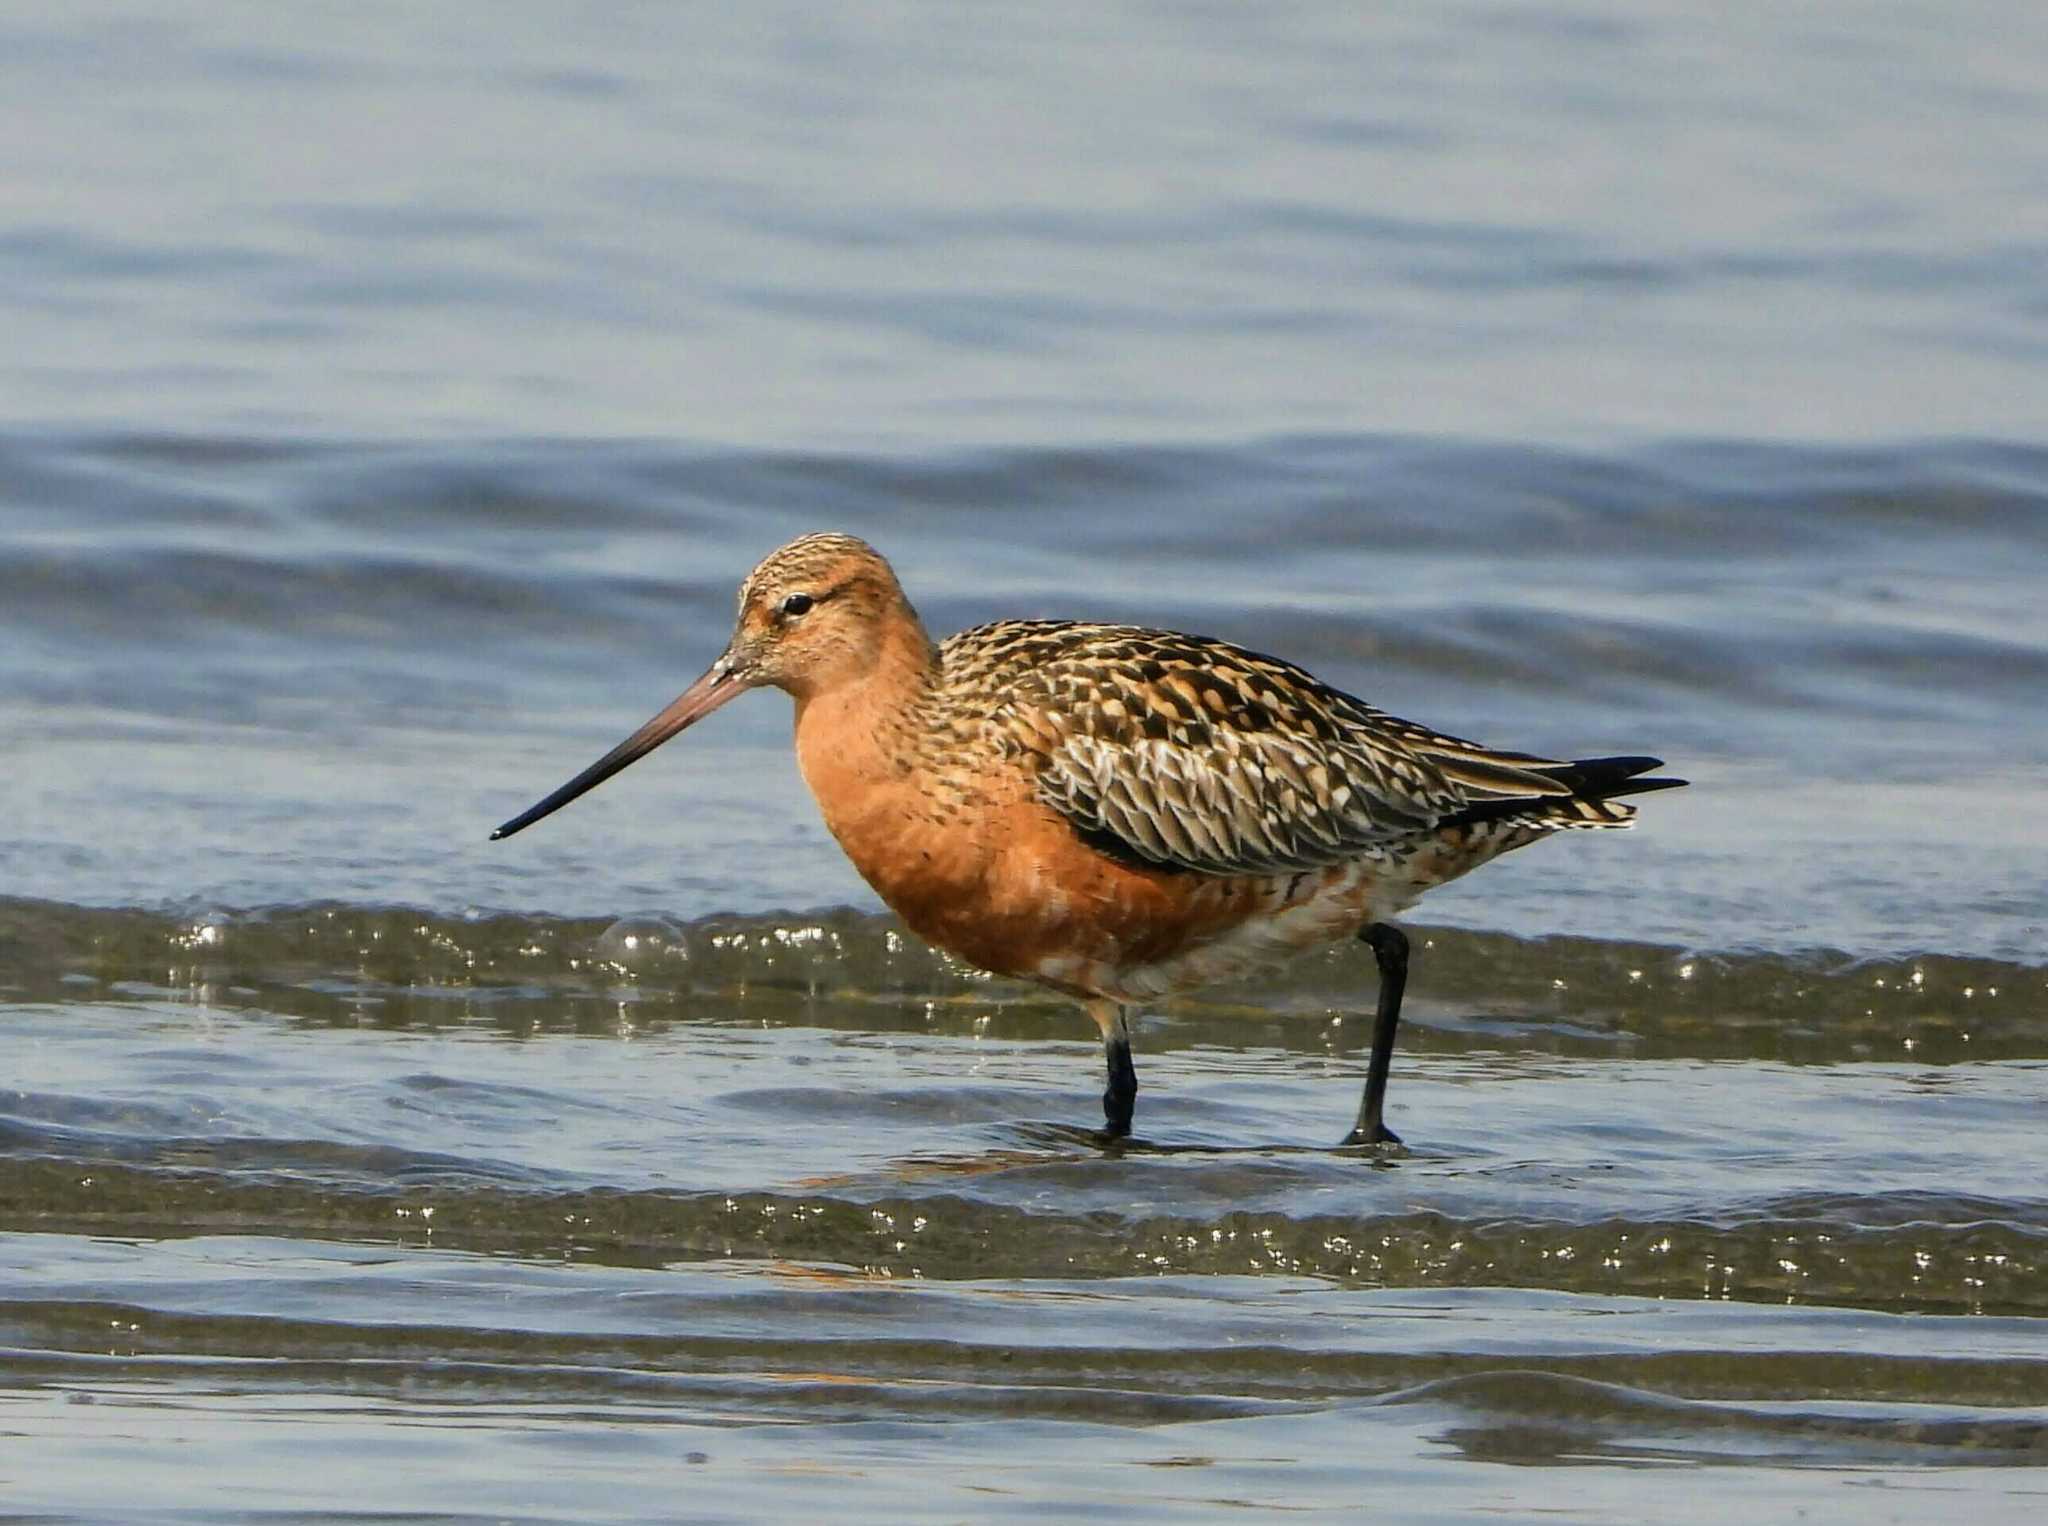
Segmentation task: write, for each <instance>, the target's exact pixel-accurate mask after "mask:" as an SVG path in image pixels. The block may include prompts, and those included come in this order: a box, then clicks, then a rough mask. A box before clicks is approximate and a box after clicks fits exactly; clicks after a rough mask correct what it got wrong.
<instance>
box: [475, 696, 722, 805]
mask: <svg viewBox="0 0 2048 1526" xmlns="http://www.w3.org/2000/svg"><path fill="white" fill-rule="evenodd" d="M746 687H747V685H745V684H744V683H741V682H740V681H739V680H738V679H736V678H734V677H733V676H732V670H731V667H730V665H729V663H728V661H727V659H726V658H723V657H721V658H719V660H718V661H717V662H714V663H713V664H712V665H711V666H710V668H709V669H708V670H707V671H706V672H705V674H704V676H703V677H702V678H700V679H698V680H697V681H696V682H695V683H693V684H691V685H690V687H689V688H687V689H685V690H684V691H683V692H682V693H681V694H679V695H677V696H676V698H675V699H674V701H672V702H671V703H670V704H669V705H668V707H667V708H666V709H664V710H663V711H662V712H661V713H660V714H659V715H657V716H655V717H654V718H653V719H652V720H650V721H649V722H648V723H647V724H646V725H644V726H642V727H641V728H640V729H639V730H638V731H636V732H634V733H633V734H632V735H631V736H629V737H627V738H626V740H625V741H623V742H621V743H619V745H618V746H616V747H614V748H613V749H612V750H611V751H610V752H608V753H606V754H605V755H604V756H603V757H601V758H599V759H598V760H597V761H596V762H595V763H593V764H591V765H590V767H588V768H586V769H584V770H583V772H582V773H580V774H578V775H577V776H576V777H575V778H573V779H571V780H570V781H569V782H568V783H567V784H565V785H563V786H562V787H561V788H560V789H558V790H556V791H555V792H554V793H553V794H552V795H549V796H547V797H546V798H545V799H543V800H539V801H536V802H535V803H534V804H533V805H530V806H528V807H527V808H526V809H525V810H523V811H521V812H520V813H519V814H518V815H517V816H514V817H513V818H512V819H511V820H510V821H508V822H506V823H504V825H502V826H500V827H499V828H498V829H497V830H496V831H495V832H493V833H491V837H490V840H491V841H492V842H498V841H501V840H502V839H504V838H507V837H510V836H511V835H512V834H513V833H514V832H523V831H525V830H526V829H527V828H528V827H530V826H532V825H533V824H534V823H535V822H536V821H539V820H540V819H541V818H542V817H543V816H552V815H553V814H554V813H555V812H556V811H559V810H560V809H561V808H562V807H563V806H565V805H567V804H568V803H569V802H570V801H572V800H574V799H575V798H576V797H577V796H578V795H581V794H583V793H585V792H586V791H589V790H593V789H596V788H597V786H598V785H600V784H602V783H604V781H605V780H607V779H609V778H610V777H611V776H612V775H613V774H615V773H617V772H618V771H619V770H620V769H622V768H624V767H626V766H627V765H628V764H629V763H634V762H637V761H638V760H639V759H641V758H644V757H646V756H647V754H649V753H650V752H652V751H654V749H655V748H657V747H659V746H660V745H661V744H662V743H663V742H666V741H667V740H668V739H669V738H670V737H672V736H674V735H675V734H676V733H677V732H679V731H681V730H683V729H684V728H685V727H687V726H690V725H693V724H695V723H696V722H697V721H700V720H702V719H703V718H704V717H705V716H707V715H709V714H710V713H711V712H712V711H714V710H716V709H717V708H718V707H719V706H720V705H722V704H724V703H725V702H726V701H727V700H729V699H731V698H732V697H733V696H734V695H736V694H738V693H740V692H741V691H742V690H744V689H745V688H746Z"/></svg>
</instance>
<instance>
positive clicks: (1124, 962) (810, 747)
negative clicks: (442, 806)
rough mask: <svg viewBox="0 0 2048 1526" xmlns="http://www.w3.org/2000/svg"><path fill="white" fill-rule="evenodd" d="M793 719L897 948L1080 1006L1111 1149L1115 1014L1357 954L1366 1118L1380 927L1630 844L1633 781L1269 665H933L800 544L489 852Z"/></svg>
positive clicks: (1386, 1023)
mask: <svg viewBox="0 0 2048 1526" xmlns="http://www.w3.org/2000/svg"><path fill="white" fill-rule="evenodd" d="M764 686H768V687H773V688H778V689H781V690H783V691H784V692H785V693H787V694H789V695H790V696H791V697H792V698H793V699H794V700H795V701H796V755H797V763H798V765H799V767H801V769H802V770H803V776H804V779H805V782H806V783H808V784H809V785H810V788H811V793H812V794H813V795H814V796H816V798H817V801H818V806H819V809H820V810H821V811H822V812H823V813H824V817H825V825H826V826H827V827H828V828H830V829H831V832H832V835H833V836H834V837H836V838H837V839H838V840H839V845H840V846H841V847H842V848H844V849H845V850H846V855H847V857H848V858H850V859H851V860H852V861H853V865H854V867H855V868H856V869H858V870H859V871H860V873H861V875H862V877H863V878H865V879H866V880H867V882H868V883H869V884H870V885H872V886H873V887H874V889H875V891H876V893H877V894H878V895H880V896H881V898H882V899H883V900H884V901H885V902H887V903H888V905H889V906H890V907H891V908H892V909H893V910H894V911H895V912H896V913H897V915H898V916H900V917H902V919H903V920H904V922H905V923H906V924H908V925H909V927H910V928H911V929H912V930H913V931H914V932H916V933H917V934H918V935H919V936H920V937H923V938H925V939H927V940H929V941H930V942H932V943H935V944H937V945H938V946H939V947H940V948H942V949H945V950H947V951H948V952H949V953H952V954H954V955H956V956H958V957H959V958H961V959H964V960H965V961H967V962H968V963H969V964H973V965H976V966H979V967H980V968H982V969H984V970H989V971H992V972H994V973H996V974H999V975H1011V976H1017V977H1020V978H1022V979H1025V980H1033V981H1037V982H1039V983H1040V984H1042V985H1046V986H1050V987H1052V988H1053V989H1055V990H1059V991H1063V992H1066V993H1067V994H1068V995H1070V996H1074V997H1076V998H1078V999H1079V1000H1080V1002H1081V1004H1082V1005H1083V1006H1084V1007H1085V1008H1086V1009H1087V1011H1088V1015H1089V1016H1090V1017H1092V1018H1094V1019H1095V1024H1096V1026H1097V1027H1098V1028H1100V1029H1101V1030H1102V1041H1103V1047H1104V1050H1105V1052H1106V1055H1107V1059H1108V1064H1109V1085H1108V1088H1107V1090H1106V1091H1104V1093H1103V1097H1102V1109H1103V1114H1104V1116H1105V1118H1106V1119H1107V1122H1108V1130H1107V1132H1108V1133H1109V1134H1110V1135H1111V1136H1113V1137H1120V1136H1123V1135H1126V1134H1128V1133H1129V1132H1130V1128H1131V1112H1132V1108H1133V1105H1134V1104H1135V1102H1136V1099H1137V1095H1138V1078H1137V1072H1136V1071H1135V1069H1134V1068H1133V1067H1132V1064H1131V1041H1130V1025H1129V1012H1130V1008H1131V1006H1132V1004H1134V1003H1137V1002H1141V1001H1145V1000H1148V999H1153V998H1157V997H1160V996H1163V995H1166V994H1168V993H1170V992H1174V991H1184V990H1188V989H1191V988H1193V987H1197V986H1202V985H1207V984H1210V983H1212V982H1215V981H1220V980H1227V979H1231V978H1233V977H1236V976H1240V975H1243V974H1246V973H1248V972H1250V971H1254V970H1258V969H1261V968H1267V967H1270V966H1272V965H1274V964H1277V963H1278V962H1280V961H1281V960H1282V959H1284V958H1285V957H1286V956H1288V955H1290V954H1293V953H1296V952H1298V951H1300V950H1303V949H1308V948H1313V947H1316V946H1318V945H1323V944H1328V943H1331V942H1334V941H1337V940H1339V939H1344V938H1350V937H1353V936H1356V937H1359V938H1362V939H1363V940H1364V941H1365V942H1366V943H1367V944H1368V945H1369V946H1370V947H1371V949H1372V952H1373V957H1374V959H1375V960H1376V961H1377V963H1378V965H1379V975H1380V986H1379V1001H1378V1010H1377V1013H1376V1015H1375V1023H1374V1028H1373V1040H1372V1055H1371V1058H1370V1060H1369V1061H1368V1063H1367V1068H1366V1078H1365V1094H1364V1097H1363V1098H1362V1099H1361V1101H1360V1104H1359V1109H1358V1119H1357V1122H1356V1124H1355V1125H1354V1126H1353V1127H1352V1129H1351V1132H1350V1133H1349V1134H1348V1135H1347V1136H1346V1137H1345V1139H1344V1141H1343V1143H1345V1144H1347V1145H1352V1144H1358V1145H1377V1144H1387V1143H1398V1142H1399V1136H1397V1135H1396V1134H1394V1133H1393V1132H1392V1131H1391V1130H1389V1129H1388V1128H1387V1126H1386V1123H1385V1121H1384V1119H1383V1117H1382V1111H1383V1107H1384V1103H1385V1098H1386V1088H1387V1068H1388V1065H1389V1063H1390V1061H1391V1058H1392V1055H1393V1048H1394V1030H1395V1026H1396V1024H1397V1023H1398V1022H1399V1020H1400V1012H1401V992H1402V989H1403V986H1404V985H1405V983H1406V980H1407V971H1408V940H1407V938H1406V937H1405V936H1403V934H1402V933H1401V932H1400V930H1399V929H1397V928H1395V927H1394V926H1392V925H1391V924H1390V923H1389V922H1388V920H1387V919H1388V918H1390V917H1393V916H1395V915H1396V914H1398V913H1400V912H1402V911H1404V910H1406V909H1407V908H1408V907H1409V906H1411V905H1413V904H1414V903H1415V901H1416V899H1417V898H1418V897H1419V896H1421V895H1422V893H1423V892H1424V891H1426V890H1429V889H1432V888H1434V887H1435V886H1437V885H1441V884H1443V883H1444V882H1445V881H1446V880H1452V879H1455V878H1457V877H1458V876H1459V875H1461V874H1464V873H1465V872H1466V871H1467V870H1470V869H1474V868H1477V867H1478V866H1479V865H1480V864H1483V863H1485V862H1486V861H1487V860H1488V859H1491V858H1495V857H1498V856H1499V855H1500V854H1502V853H1505V852H1507V851H1508V850H1509V849H1511V848H1519V847H1522V846H1524V845H1525V844H1527V843H1532V842H1535V841H1536V840H1537V839H1538V838H1541V837H1546V836H1548V835H1549V834H1550V833H1552V832H1554V831H1558V830H1561V829H1572V828H1588V827H1594V828H1597V827H1626V826H1628V825H1629V824H1630V822H1631V820H1632V819H1633V818H1634V816H1635V811H1634V809H1633V808H1632V807H1630V806H1626V805H1620V804H1617V803H1616V797H1618V796H1622V795H1635V794H1642V793H1645V792H1646V791H1649V790H1659V789H1672V788H1675V787H1677V786H1679V785H1681V784H1683V783H1684V782H1685V781H1684V780H1682V779H1654V778H1643V777H1641V776H1642V775H1643V774H1645V773H1647V772H1648V771H1649V770H1651V769H1654V768H1658V767H1660V766H1662V765H1661V763H1660V761H1659V760H1658V759H1656V758H1582V759H1579V760H1578V761H1576V762H1562V761H1559V760H1556V759H1552V758H1542V757H1536V756H1533V755H1531V754H1529V753H1520V752H1499V751H1496V750H1494V749H1493V748H1490V747H1482V746H1479V745H1478V744H1477V743H1473V742H1465V741H1460V740H1459V739H1458V738H1456V737H1451V736H1444V735H1442V734H1440V733H1438V732H1435V731H1431V730H1430V729H1428V728H1427V727H1424V726H1418V725H1415V724H1413V723H1411V722H1409V721H1404V720H1399V719H1397V718H1395V717H1394V716H1391V715H1388V714H1386V713H1385V712H1383V711H1380V710H1376V709H1374V708H1373V707H1372V706H1370V705H1368V704H1366V703H1364V702H1363V701H1361V700H1357V699H1354V698H1352V697H1351V696H1350V695H1348V694H1345V693H1343V692H1342V691H1340V690H1337V689H1333V688H1331V687H1330V686H1329V685H1328V684H1325V683H1321V682H1319V681H1318V680H1317V679H1315V678H1313V677H1311V676H1310V675H1309V674H1308V673H1306V672H1304V671H1302V669H1300V668H1298V667H1295V666H1294V665H1293V664H1291V663H1287V662H1282V661H1280V660H1279V659H1278V658H1274V657H1266V656H1261V655H1260V654H1259V653H1257V652H1251V651H1246V650H1245V649H1244V648H1242V647H1238V646H1233V645H1232V644H1230V643H1229V642H1226V641H1214V640H1210V639H1208V638H1206V637H1201V636H1184V635H1179V634H1176V633H1174V632H1171V631H1157V630H1143V629H1138V628H1136V627H1132V626H1126V625H1091V624H1085V623H1080V622H1074V621H1065V620H1003V621H998V622H996V623H995V624H993V625H978V626H976V627H974V628H973V629H972V630H965V631H962V632H960V634H958V635H957V636H952V637H950V638H948V639H947V640H945V641H943V642H934V641H933V640H932V638H931V637H930V636H929V635H927V634H926V632H925V628H924V624H923V622H922V621H920V620H919V619H918V617H917V611H916V610H914V609H912V608H911V606H910V601H909V600H908V599H907V598H905V597H904V594H903V589H902V587H901V585H900V584H898V582H897V581H896V574H895V573H894V571H892V570H891V568H890V566H889V564H888V563H887V562H886V561H884V560H883V559H882V557H881V556H880V555H879V554H878V553H877V552H876V551H875V550H874V548H873V547H871V546H869V545H868V544H867V543H866V542H864V541H860V540H856V539H854V538H853V537H852V536H850V535H806V536H804V537H802V538H801V539H798V540H794V541H791V542H790V543H789V544H788V545H786V546H784V547H782V549H781V550H779V551H776V552H774V553H773V554H771V555H770V556H769V557H768V558H767V559H766V560H764V561H763V562H762V563H761V564H760V565H759V566H758V567H756V568H755V569H754V570H753V571H752V572H751V573H749V574H748V575H747V578H746V581H745V582H743V583H742V584H741V585H740V590H739V617H738V620H737V622H736V624H735V626H734V629H733V635H732V640H731V642H730V643H729V644H728V645H727V647H726V649H725V651H724V652H723V653H722V654H721V655H720V656H719V658H718V660H717V661H716V662H714V663H712V664H711V666H710V668H709V669H708V670H706V672H705V673H704V676H703V677H701V678H699V679H698V680H697V681H696V682H695V683H693V684H691V685H690V687H689V688H688V689H686V690H684V691H683V693H682V694H681V695H680V696H679V697H678V698H677V699H676V700H675V701H674V703H672V704H670V705H669V706H668V707H667V708H666V709H665V710H663V711H662V712H661V713H660V714H658V715H656V716H655V717H654V718H653V719H652V720H650V721H648V723H647V724H646V725H644V726H642V727H641V728H640V729H639V730H638V731H636V732H634V733H633V734H632V735H631V736H629V737H627V738H626V740H625V741H623V742H621V743H620V744H619V745H618V746H617V747H615V748H613V749H612V750H611V751H610V752H608V753H606V754H605V755H604V756H603V757H602V758H600V759H598V760H597V762H595V763H593V764H591V765H590V767H589V768H587V769H585V770H584V771H583V772H582V773H580V774H578V775H577V776H576V777H575V778H573V779H571V780H570V781H569V782H568V783H567V784H565V785H563V786H562V787H561V788H560V789H558V790H556V791H555V792H554V793H553V794H552V795H549V796H548V797H547V798H546V799H545V800H542V801H541V802H540V803H539V804H537V805H535V806H533V807H532V808H531V809H530V810H527V811H525V812H523V813H522V814H520V815H518V816H515V817H513V818H512V819H511V820H510V821H508V822H506V823H505V824H504V825H503V826H501V827H499V828H498V830H497V831H495V832H493V833H492V834H491V836H492V838H493V840H495V839H498V838H502V837H509V836H511V835H512V834H513V833H514V832H518V831H520V830H522V829H524V828H526V827H529V826H531V825H532V824H533V823H534V822H536V821H538V820H540V819H541V817H543V816H546V815H548V814H549V813H550V812H552V811H555V810H558V809H560V808H561V807H562V806H564V805H567V804H568V803H569V802H570V801H571V800H574V799H575V798H576V797H577V796H578V795H581V794H582V793H583V792H584V791H586V790H588V789H591V788H593V787H594V786H596V785H598V784H601V783H603V782H604V781H605V780H606V779H608V778H610V777H611V776H612V775H613V774H615V773H617V772H618V771H619V770H620V769H622V768H624V767H626V766H627V765H628V764H629V763H632V762H633V761H634V760H635V759H638V758H641V757H644V756H645V755H646V754H648V753H649V752H652V751H653V750H654V749H655V748H657V747H659V746H660V745H661V744H662V743H663V742H665V741H667V740H668V739H669V738H670V737H672V736H674V735H675V734H676V733H677V732H679V731H681V730H683V728H684V727H686V726H689V725H691V724H693V723H694V722H696V721H699V720H701V719H703V717H705V716H706V715H709V714H710V713H711V712H712V711H713V710H716V709H717V708H718V707H719V706H720V705H723V704H724V703H725V702H726V701H728V700H730V699H732V698H734V697H735V696H737V695H739V694H741V693H742V692H744V691H745V690H748V689H754V688H761V687H764Z"/></svg>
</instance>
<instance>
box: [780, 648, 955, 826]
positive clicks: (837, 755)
mask: <svg viewBox="0 0 2048 1526" xmlns="http://www.w3.org/2000/svg"><path fill="white" fill-rule="evenodd" d="M904 614H905V618H903V619H900V620H895V621H891V622H890V623H889V625H888V626H887V627H885V629H884V630H883V632H882V636H881V640H880V643H879V644H878V646H877V648H876V650H875V653H874V660H873V661H872V662H871V663H868V664H867V665H866V666H864V667H863V668H862V670H861V671H860V672H859V673H857V674H854V675H850V676H847V677H844V678H842V679H841V680H840V681H839V682H837V683H834V684H830V685H827V686H823V687H821V688H819V689H817V690H815V691H813V692H811V693H807V694H799V695H797V696H796V753H797V762H798V765H799V766H800V767H801V768H802V769H803V774H804V779H805V781H806V782H807V783H808V784H809V785H810V787H811V793H812V794H814V795H815V796H817V799H818V804H819V806H820V807H821V808H822V809H823V810H824V813H825V821H826V824H827V825H828V826H830V827H831V828H832V831H833V832H834V834H835V835H837V836H838V837H839V838H840V840H841V841H842V842H845V841H846V838H847V830H852V829H856V828H857V827H858V826H859V824H860V822H861V821H863V820H865V819H866V818H869V817H871V816H886V814H887V813H888V810H889V808H890V802H889V801H888V800H887V799H886V798H885V797H886V796H888V795H889V794H890V793H892V792H894V791H896V790H899V789H906V788H909V789H914V788H915V787H916V786H915V783H914V780H915V776H916V774H917V772H918V770H919V768H920V767H922V766H923V765H924V764H925V762H926V760H927V758H928V755H929V750H930V749H929V741H930V736H931V730H932V719H933V715H934V712H935V708H936V706H937V703H938V698H939V687H940V681H941V676H942V675H941V671H940V665H939V650H938V648H937V647H936V646H934V645H933V644H932V640H931V637H929V636H928V635H926V634H925V629H924V625H923V624H922V622H920V621H919V620H918V618H917V616H916V615H915V614H914V613H911V612H909V611H908V610H907V609H906V610H905V612H904Z"/></svg>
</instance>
